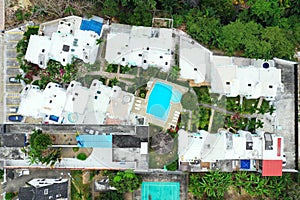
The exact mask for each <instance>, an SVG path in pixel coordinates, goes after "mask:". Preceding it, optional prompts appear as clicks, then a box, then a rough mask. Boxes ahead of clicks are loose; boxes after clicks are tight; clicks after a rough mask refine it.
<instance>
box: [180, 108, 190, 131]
mask: <svg viewBox="0 0 300 200" xmlns="http://www.w3.org/2000/svg"><path fill="white" fill-rule="evenodd" d="M188 123H189V113H188V112H181V114H180V124H179V128H183V127H184V128H183V129H184V130H186V131H188Z"/></svg>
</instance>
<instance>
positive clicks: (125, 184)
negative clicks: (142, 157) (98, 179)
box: [108, 170, 142, 194]
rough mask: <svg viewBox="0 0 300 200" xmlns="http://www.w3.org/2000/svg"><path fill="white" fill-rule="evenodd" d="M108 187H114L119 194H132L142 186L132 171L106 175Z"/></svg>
mask: <svg viewBox="0 0 300 200" xmlns="http://www.w3.org/2000/svg"><path fill="white" fill-rule="evenodd" d="M108 178H109V185H110V186H112V187H115V188H116V189H117V191H118V192H119V193H122V194H123V193H125V192H133V191H135V190H137V189H138V188H139V187H140V186H141V184H142V178H141V176H140V175H137V174H135V173H134V172H133V170H126V171H118V172H116V173H115V172H112V173H108Z"/></svg>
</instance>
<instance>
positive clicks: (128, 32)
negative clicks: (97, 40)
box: [105, 24, 172, 71]
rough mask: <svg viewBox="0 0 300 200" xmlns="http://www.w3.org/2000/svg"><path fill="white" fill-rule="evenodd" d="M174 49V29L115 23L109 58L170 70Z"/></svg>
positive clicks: (111, 33) (110, 40)
mask: <svg viewBox="0 0 300 200" xmlns="http://www.w3.org/2000/svg"><path fill="white" fill-rule="evenodd" d="M171 51H172V29H166V28H152V27H143V26H128V25H120V24H112V25H111V31H110V33H109V34H108V36H107V44H106V54H105V59H106V60H107V62H109V63H114V64H122V65H127V64H128V65H133V66H141V67H148V66H157V67H161V68H163V69H164V70H165V71H167V70H168V69H169V67H170V62H171Z"/></svg>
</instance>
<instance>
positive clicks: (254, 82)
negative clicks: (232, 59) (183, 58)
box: [211, 65, 282, 100]
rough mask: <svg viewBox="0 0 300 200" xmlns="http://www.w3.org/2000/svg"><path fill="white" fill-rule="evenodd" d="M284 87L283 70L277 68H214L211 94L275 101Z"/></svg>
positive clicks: (234, 66) (233, 66)
mask: <svg viewBox="0 0 300 200" xmlns="http://www.w3.org/2000/svg"><path fill="white" fill-rule="evenodd" d="M281 87H282V83H281V70H280V69H276V68H275V67H269V68H267V69H265V68H263V67H254V66H246V67H238V66H236V65H228V66H224V65H223V66H214V67H213V68H212V80H211V92H212V93H220V94H225V95H226V96H231V97H235V96H237V95H244V96H245V97H246V98H249V99H256V98H259V97H261V96H263V97H266V98H267V99H270V100H272V99H274V98H275V96H276V93H277V89H278V88H281Z"/></svg>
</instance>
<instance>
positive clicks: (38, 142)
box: [31, 134, 52, 150]
mask: <svg viewBox="0 0 300 200" xmlns="http://www.w3.org/2000/svg"><path fill="white" fill-rule="evenodd" d="M31 145H33V146H34V148H35V149H37V150H45V149H47V148H48V147H49V146H50V145H52V140H51V137H50V135H48V134H39V135H37V136H36V137H35V139H34V141H33V144H31Z"/></svg>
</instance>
